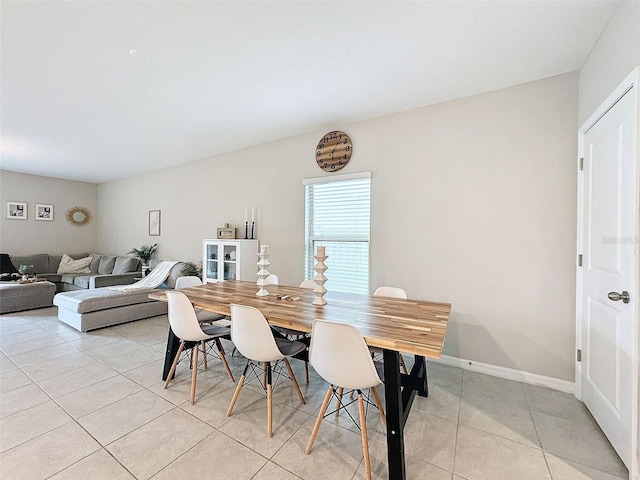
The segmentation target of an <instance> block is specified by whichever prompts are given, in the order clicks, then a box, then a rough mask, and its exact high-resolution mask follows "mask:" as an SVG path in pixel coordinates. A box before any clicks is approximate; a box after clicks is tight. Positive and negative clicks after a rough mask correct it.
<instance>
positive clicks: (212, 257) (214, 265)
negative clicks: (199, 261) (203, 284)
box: [205, 245, 219, 281]
mask: <svg viewBox="0 0 640 480" xmlns="http://www.w3.org/2000/svg"><path fill="white" fill-rule="evenodd" d="M206 256H207V264H206V272H205V273H206V276H207V278H210V279H211V280H216V281H217V280H218V261H219V259H218V245H207V254H206Z"/></svg>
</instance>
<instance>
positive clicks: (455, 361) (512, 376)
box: [427, 355, 575, 395]
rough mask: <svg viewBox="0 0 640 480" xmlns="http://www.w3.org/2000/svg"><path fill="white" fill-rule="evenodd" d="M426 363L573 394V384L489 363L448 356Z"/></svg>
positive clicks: (430, 359)
mask: <svg viewBox="0 0 640 480" xmlns="http://www.w3.org/2000/svg"><path fill="white" fill-rule="evenodd" d="M427 361H428V362H436V363H442V364H444V365H450V366H452V367H460V368H464V369H465V370H471V371H473V372H478V373H485V374H487V375H492V376H494V377H500V378H506V379H508V380H516V381H518V382H523V383H528V384H530V385H540V386H542V387H547V388H552V389H554V390H559V391H561V392H565V393H570V394H572V395H573V394H575V382H570V381H568V380H560V379H559V378H552V377H545V376H544V375H538V374H537V373H529V372H523V371H521V370H515V369H513V368H506V367H498V366H497V365H491V364H489V363H482V362H476V361H475V360H465V359H464V358H456V357H450V356H448V355H442V357H440V358H439V359H438V360H435V359H432V358H428V359H427Z"/></svg>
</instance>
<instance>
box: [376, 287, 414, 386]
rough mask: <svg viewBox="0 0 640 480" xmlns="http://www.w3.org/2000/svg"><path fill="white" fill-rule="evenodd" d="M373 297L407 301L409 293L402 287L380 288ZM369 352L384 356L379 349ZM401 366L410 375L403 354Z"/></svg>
mask: <svg viewBox="0 0 640 480" xmlns="http://www.w3.org/2000/svg"><path fill="white" fill-rule="evenodd" d="M373 296H374V297H390V298H402V299H406V298H408V297H407V292H406V291H405V290H404V289H403V288H400V287H384V286H383V287H378V288H376V291H375V292H373ZM369 350H370V351H371V354H372V355H374V356H376V355H377V356H381V355H382V349H381V348H379V347H369ZM400 366H401V367H402V371H403V372H404V373H405V374H408V373H409V370H407V365H406V364H405V363H404V358H402V354H400Z"/></svg>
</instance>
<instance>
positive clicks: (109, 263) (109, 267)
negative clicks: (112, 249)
mask: <svg viewBox="0 0 640 480" xmlns="http://www.w3.org/2000/svg"><path fill="white" fill-rule="evenodd" d="M115 264H116V256H115V255H104V256H103V257H102V258H101V259H100V265H99V266H98V273H100V274H103V275H104V274H106V273H113V266H114V265H115Z"/></svg>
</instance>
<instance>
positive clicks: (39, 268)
mask: <svg viewBox="0 0 640 480" xmlns="http://www.w3.org/2000/svg"><path fill="white" fill-rule="evenodd" d="M11 263H13V265H14V266H15V267H16V270H17V269H18V268H19V267H20V265H29V268H28V269H27V273H29V274H34V273H49V255H47V254H46V253H38V254H36V255H27V256H25V257H14V256H12V257H11Z"/></svg>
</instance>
